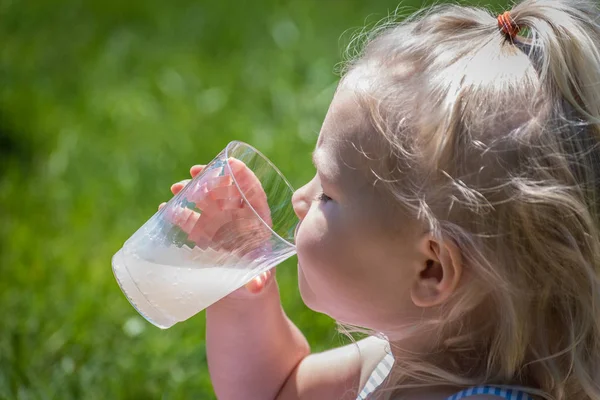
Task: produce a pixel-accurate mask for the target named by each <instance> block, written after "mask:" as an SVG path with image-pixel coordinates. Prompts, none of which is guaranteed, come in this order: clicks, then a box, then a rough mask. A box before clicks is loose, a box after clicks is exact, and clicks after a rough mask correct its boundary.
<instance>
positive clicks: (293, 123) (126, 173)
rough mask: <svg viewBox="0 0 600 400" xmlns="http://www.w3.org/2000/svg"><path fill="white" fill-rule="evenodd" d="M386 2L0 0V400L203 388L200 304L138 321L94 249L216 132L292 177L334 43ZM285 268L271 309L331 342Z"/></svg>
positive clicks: (322, 92)
mask: <svg viewBox="0 0 600 400" xmlns="http://www.w3.org/2000/svg"><path fill="white" fill-rule="evenodd" d="M498 3H500V4H502V3H503V2H495V4H496V5H498ZM402 5H403V6H408V7H412V9H413V10H414V9H415V7H418V6H419V5H420V2H418V1H405V2H403V3H402ZM396 6H397V0H369V1H365V0H320V1H318V0H295V1H280V0H254V1H233V0H222V1H218V0H211V1H209V0H194V1H191V0H178V1H173V2H166V1H158V0H144V1H142V0H129V1H123V0H87V1H78V0H34V1H30V2H25V1H22V0H0V398H1V399H191V398H193V399H213V398H214V394H213V393H212V390H211V384H210V379H209V376H208V372H207V367H206V358H205V347H204V313H201V314H199V315H197V316H196V317H194V318H192V319H190V320H188V321H186V322H184V323H180V324H177V325H175V326H174V327H173V328H171V329H169V330H165V331H162V330H159V329H158V328H154V327H153V326H151V325H150V324H148V323H147V322H146V321H145V320H143V319H142V318H141V317H140V316H139V315H138V314H137V313H136V312H135V311H134V309H133V308H132V307H131V306H130V304H129V303H128V302H127V300H126V299H125V297H124V296H123V295H122V293H121V291H120V289H119V288H118V286H117V284H116V282H115V280H114V278H113V275H112V272H111V268H110V259H111V256H112V254H113V253H114V252H116V251H117V250H118V249H119V248H120V246H121V244H122V243H123V242H124V240H125V239H127V237H129V235H131V234H132V233H133V232H134V231H135V230H136V228H138V227H139V226H140V225H141V224H142V223H143V222H144V221H145V220H146V219H147V218H148V217H150V216H151V215H152V214H153V213H154V211H155V209H156V207H157V205H158V204H159V203H160V202H161V201H164V200H167V199H168V198H169V197H170V192H169V186H170V184H171V183H173V182H176V181H178V180H180V179H184V178H187V174H188V169H189V167H190V166H191V165H193V164H194V163H202V162H206V161H209V160H210V159H211V158H212V157H213V156H214V155H215V154H217V153H218V152H219V151H220V150H221V149H222V148H223V147H224V146H225V145H226V144H227V143H228V142H229V141H231V140H235V139H239V140H243V141H247V142H249V143H251V144H253V145H255V146H256V147H258V148H259V149H260V150H262V151H263V152H264V153H265V154H267V155H268V156H269V157H270V158H271V159H272V160H273V161H274V162H275V163H276V164H277V165H278V166H279V167H280V168H281V170H282V171H283V172H284V174H286V175H287V176H288V178H289V179H290V181H291V182H292V184H293V185H294V186H295V187H299V186H301V185H302V184H303V183H304V182H306V181H307V180H308V179H309V178H310V176H311V175H312V174H313V168H312V166H311V163H310V157H309V154H310V152H311V150H312V148H313V146H314V144H315V141H316V138H317V134H318V131H319V128H320V124H321V121H322V119H323V117H324V115H325V112H326V111H327V106H328V104H329V101H330V100H331V97H332V94H333V91H334V88H335V84H336V81H337V79H338V77H337V75H336V73H335V66H336V64H337V63H339V62H340V61H341V59H342V52H343V49H344V47H345V46H346V45H347V43H348V42H349V40H350V38H351V36H352V33H353V32H356V31H357V30H359V29H360V28H361V27H363V26H364V25H365V24H373V23H375V22H376V21H378V20H379V19H381V18H383V17H385V16H386V15H387V14H388V13H389V12H392V11H393V10H394V9H395V8H396ZM295 264H296V260H295V258H294V259H292V260H289V261H288V262H285V263H284V264H282V265H281V266H280V267H279V268H278V278H279V282H280V286H281V292H282V301H283V303H284V307H285V309H286V311H287V312H288V314H289V315H290V317H291V318H292V319H293V321H294V322H295V323H296V324H297V325H298V326H299V327H300V328H301V329H302V331H303V332H305V334H306V336H307V338H308V340H309V342H310V343H311V345H312V347H313V349H314V350H315V351H320V350H324V349H326V348H330V347H333V346H338V345H340V344H341V343H342V342H344V338H343V337H341V336H340V335H338V334H336V331H335V325H334V322H333V321H332V320H330V319H329V318H328V317H326V316H323V315H320V314H316V313H314V312H312V311H311V310H309V309H307V308H306V307H305V306H304V305H303V303H302V301H301V299H300V296H299V294H298V290H297V286H296V267H295Z"/></svg>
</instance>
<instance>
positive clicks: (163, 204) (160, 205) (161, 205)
mask: <svg viewBox="0 0 600 400" xmlns="http://www.w3.org/2000/svg"><path fill="white" fill-rule="evenodd" d="M166 205H167V202H166V201H163V202H162V203H160V204H159V205H158V209H159V210H160V209H161V208H163V207H164V206H166Z"/></svg>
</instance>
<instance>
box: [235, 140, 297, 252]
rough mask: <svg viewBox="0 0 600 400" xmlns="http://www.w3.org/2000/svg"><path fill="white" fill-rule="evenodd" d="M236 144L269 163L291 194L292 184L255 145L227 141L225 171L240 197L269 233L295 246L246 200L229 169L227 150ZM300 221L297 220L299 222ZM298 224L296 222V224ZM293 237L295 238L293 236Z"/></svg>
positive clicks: (292, 190)
mask: <svg viewBox="0 0 600 400" xmlns="http://www.w3.org/2000/svg"><path fill="white" fill-rule="evenodd" d="M236 145H242V146H245V147H247V148H249V149H250V150H252V151H253V152H255V153H256V154H257V155H259V156H260V157H261V158H262V159H263V160H264V161H266V162H267V164H269V166H270V167H271V168H273V170H274V171H275V172H276V173H277V175H279V177H280V178H281V179H282V180H283V182H284V183H285V184H286V185H287V187H288V188H289V189H290V191H291V192H292V194H293V193H294V188H293V187H292V185H291V184H290V182H289V181H288V180H287V178H286V177H285V175H283V173H282V172H281V171H280V170H279V168H277V166H276V165H275V164H273V162H272V161H271V160H270V159H269V158H268V157H266V156H265V155H264V154H263V153H261V152H260V150H258V149H256V147H254V146H252V145H250V144H248V143H246V142H242V141H241V140H233V141H231V142H229V143H227V146H225V165H226V168H227V171H228V172H229V174H230V175H231V177H232V180H233V183H234V184H235V187H236V188H237V190H238V192H239V193H240V194H241V195H242V199H243V200H244V202H245V203H246V205H247V206H248V207H250V209H251V210H252V212H253V213H254V215H256V216H257V217H258V219H259V220H260V222H261V223H262V224H263V225H264V226H266V227H267V229H269V230H270V231H271V233H273V234H274V235H275V236H276V237H278V238H279V239H280V240H282V241H284V242H285V243H286V244H288V245H290V246H292V247H296V244H295V243H292V242H290V241H289V240H287V239H285V238H283V237H282V236H281V235H280V234H279V233H277V232H275V231H274V230H273V228H272V227H270V226H269V224H267V223H266V222H265V221H264V220H263V219H262V218H261V216H260V214H259V213H258V212H257V211H256V210H255V209H254V207H252V204H251V203H250V201H248V199H247V198H246V195H245V194H244V192H243V191H242V189H241V188H240V185H239V184H238V182H237V179H236V177H235V174H234V173H233V171H232V170H231V165H229V162H228V161H229V152H230V150H231V147H233V146H236ZM299 222H300V221H298V223H299ZM296 225H298V224H296ZM294 239H295V238H294Z"/></svg>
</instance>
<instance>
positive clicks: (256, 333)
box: [206, 279, 310, 400]
mask: <svg viewBox="0 0 600 400" xmlns="http://www.w3.org/2000/svg"><path fill="white" fill-rule="evenodd" d="M240 290H241V291H246V292H245V293H244V295H239V296H235V294H234V295H233V296H231V295H230V296H227V297H225V298H224V299H222V300H220V301H219V302H217V303H215V304H213V305H211V306H210V307H208V308H207V309H206V347H207V349H206V352H207V358H208V368H209V371H210V375H211V381H212V384H213V387H214V390H215V394H216V395H217V398H219V400H228V399H232V400H239V399H247V400H252V399H256V400H269V399H275V398H276V397H277V394H278V393H279V391H280V390H281V388H282V386H283V385H284V383H285V382H286V379H287V377H288V376H289V375H290V373H291V372H292V371H293V370H294V368H295V367H296V366H297V365H298V364H299V363H300V361H301V360H303V359H304V358H305V357H306V356H307V355H308V354H310V347H309V345H308V342H307V341H306V338H305V337H304V335H303V334H302V333H301V332H300V330H299V329H298V328H297V327H296V326H295V325H294V324H293V323H292V322H291V321H290V320H289V319H288V318H287V316H286V315H285V312H284V311H283V308H282V307H281V303H280V297H279V290H278V287H277V281H276V280H275V279H270V280H269V281H268V283H267V286H266V287H265V288H264V289H263V290H262V291H260V292H259V293H258V294H254V295H253V294H250V293H249V292H248V291H247V289H245V288H242V289H240Z"/></svg>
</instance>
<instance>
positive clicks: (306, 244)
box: [296, 209, 364, 318]
mask: <svg viewBox="0 0 600 400" xmlns="http://www.w3.org/2000/svg"><path fill="white" fill-rule="evenodd" d="M311 213H312V211H311V212H309V214H308V215H307V216H306V218H305V219H304V220H303V222H302V225H301V226H300V229H299V230H298V237H297V240H296V245H297V251H298V262H299V266H298V285H299V289H300V294H301V295H302V299H303V300H304V302H305V303H306V305H307V306H308V307H310V308H311V309H313V310H315V311H319V312H324V313H326V314H328V315H330V316H332V317H334V318H336V317H337V316H339V315H340V313H341V310H342V309H344V308H347V307H348V306H350V303H353V302H355V301H357V300H358V298H359V297H360V296H361V293H360V291H359V290H357V288H358V287H359V286H360V285H357V282H360V281H361V277H360V274H361V273H363V271H364V268H361V261H360V260H358V259H357V258H356V257H355V256H353V253H354V252H353V251H352V252H351V251H349V249H350V248H353V247H356V246H355V243H354V241H353V240H352V238H351V237H350V236H349V235H348V234H347V232H348V229H347V228H348V227H346V228H344V226H342V224H339V223H337V221H336V219H335V217H334V216H332V215H328V216H327V218H326V217H325V215H324V214H323V213H322V212H321V210H319V209H317V210H315V212H314V213H312V214H311ZM355 250H356V249H355Z"/></svg>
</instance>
